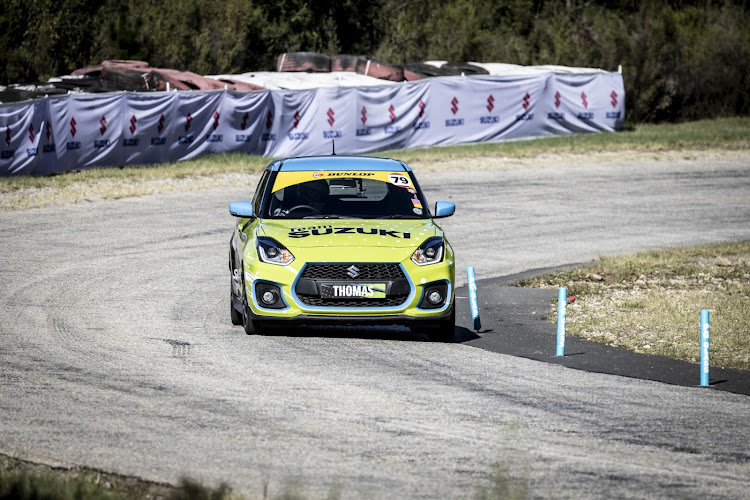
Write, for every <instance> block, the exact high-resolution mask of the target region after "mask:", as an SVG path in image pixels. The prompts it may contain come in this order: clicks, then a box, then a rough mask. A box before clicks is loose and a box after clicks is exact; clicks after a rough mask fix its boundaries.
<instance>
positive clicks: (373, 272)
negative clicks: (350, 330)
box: [297, 263, 409, 308]
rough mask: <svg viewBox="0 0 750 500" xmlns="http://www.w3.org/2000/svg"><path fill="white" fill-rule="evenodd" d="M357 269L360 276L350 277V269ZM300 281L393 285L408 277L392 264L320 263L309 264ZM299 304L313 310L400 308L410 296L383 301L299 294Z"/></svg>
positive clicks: (402, 295)
mask: <svg viewBox="0 0 750 500" xmlns="http://www.w3.org/2000/svg"><path fill="white" fill-rule="evenodd" d="M352 265H354V266H356V267H357V271H358V273H359V274H358V275H357V277H356V278H352V277H351V276H350V275H349V272H350V271H349V270H350V268H351V266H352ZM300 279H305V280H313V281H316V282H326V281H330V282H339V283H340V282H348V283H390V282H393V281H396V280H406V275H405V274H404V271H403V270H402V269H401V266H400V265H399V264H393V263H375V264H373V263H366V264H359V263H355V264H352V263H344V264H341V263H336V264H331V263H317V264H308V265H307V266H306V267H305V269H304V270H303V271H302V273H301V274H300ZM297 296H298V297H299V300H300V301H301V302H302V303H303V304H305V305H307V306H310V307H340V308H347V307H362V308H370V307H398V306H401V305H403V304H404V302H406V300H407V299H408V298H409V293H400V294H393V295H389V296H387V297H385V298H381V299H364V298H349V299H330V298H323V297H320V296H319V295H310V294H304V293H299V291H298V293H297Z"/></svg>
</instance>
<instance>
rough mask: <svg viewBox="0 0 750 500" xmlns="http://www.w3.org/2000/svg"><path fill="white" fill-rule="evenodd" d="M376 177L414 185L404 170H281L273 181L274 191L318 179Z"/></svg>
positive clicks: (405, 186) (403, 185) (398, 184)
mask: <svg viewBox="0 0 750 500" xmlns="http://www.w3.org/2000/svg"><path fill="white" fill-rule="evenodd" d="M347 178H348V179H352V178H353V179H374V180H378V181H382V182H389V183H391V184H394V185H396V186H398V187H403V188H410V187H412V184H411V178H410V177H409V176H408V175H406V174H404V172H372V171H370V172H365V171H352V172H325V171H324V172H313V171H304V172H279V173H278V174H276V180H275V181H274V183H273V192H274V193H275V192H276V191H279V190H280V189H284V188H285V187H289V186H294V185H295V184H302V183H303V182H310V181H316V180H318V179H327V180H330V179H347Z"/></svg>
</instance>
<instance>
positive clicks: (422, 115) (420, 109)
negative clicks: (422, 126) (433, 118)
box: [419, 100, 427, 118]
mask: <svg viewBox="0 0 750 500" xmlns="http://www.w3.org/2000/svg"><path fill="white" fill-rule="evenodd" d="M426 106H427V105H426V104H425V103H424V101H421V100H420V101H419V117H420V118H422V117H424V108H425V107H426Z"/></svg>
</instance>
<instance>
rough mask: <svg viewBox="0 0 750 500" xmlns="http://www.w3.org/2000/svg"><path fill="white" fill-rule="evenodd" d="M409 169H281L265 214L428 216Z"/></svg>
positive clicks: (291, 216)
mask: <svg viewBox="0 0 750 500" xmlns="http://www.w3.org/2000/svg"><path fill="white" fill-rule="evenodd" d="M423 203H424V200H423V198H422V196H421V195H420V193H419V192H418V191H417V189H416V186H415V185H414V183H413V182H412V178H411V176H410V175H409V174H408V173H406V172H399V173H389V172H347V173H341V172H279V173H278V174H277V175H276V179H275V181H274V184H273V188H272V190H271V196H270V199H268V201H267V202H266V210H264V215H265V216H266V217H269V218H272V219H304V218H341V219H354V218H357V219H388V218H393V219H424V218H426V217H427V211H426V210H425V208H424V205H423Z"/></svg>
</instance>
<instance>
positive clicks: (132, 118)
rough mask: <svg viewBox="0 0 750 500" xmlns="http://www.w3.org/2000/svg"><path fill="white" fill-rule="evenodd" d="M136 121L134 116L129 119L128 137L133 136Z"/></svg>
mask: <svg viewBox="0 0 750 500" xmlns="http://www.w3.org/2000/svg"><path fill="white" fill-rule="evenodd" d="M137 121H138V119H137V118H136V117H135V115H133V116H131V117H130V135H133V134H135V130H136V126H135V124H136V122H137Z"/></svg>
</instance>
